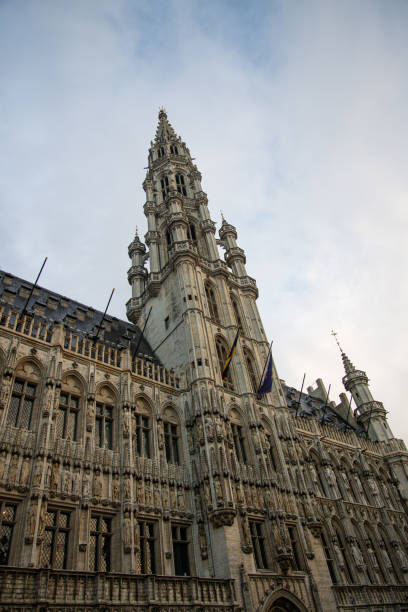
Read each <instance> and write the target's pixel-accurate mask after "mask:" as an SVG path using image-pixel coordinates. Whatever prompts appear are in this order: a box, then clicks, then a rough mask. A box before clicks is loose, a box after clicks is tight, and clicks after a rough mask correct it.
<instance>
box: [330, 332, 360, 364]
mask: <svg viewBox="0 0 408 612" xmlns="http://www.w3.org/2000/svg"><path fill="white" fill-rule="evenodd" d="M331 335H332V336H333V337H334V339H335V341H336V344H337V346H338V347H339V349H340V354H341V359H342V361H343V365H344V369H345V371H346V374H350V373H351V372H354V371H355V369H356V368H355V367H354V365H353V364H352V363H351V361H350V359H349V358H348V357H347V355H346V353H345V352H344V351H343V349H342V347H341V344H340V342H339V341H338V339H337V332H335V331H333V330H332V332H331Z"/></svg>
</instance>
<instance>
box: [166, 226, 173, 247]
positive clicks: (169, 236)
mask: <svg viewBox="0 0 408 612" xmlns="http://www.w3.org/2000/svg"><path fill="white" fill-rule="evenodd" d="M166 242H167V246H170V245H171V243H172V239H171V234H170V231H169V230H167V232H166Z"/></svg>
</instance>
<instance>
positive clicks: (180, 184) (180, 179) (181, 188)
mask: <svg viewBox="0 0 408 612" xmlns="http://www.w3.org/2000/svg"><path fill="white" fill-rule="evenodd" d="M176 185H177V191H178V192H179V193H181V194H182V195H184V196H186V195H187V190H186V184H185V182H184V176H183V175H182V174H176Z"/></svg>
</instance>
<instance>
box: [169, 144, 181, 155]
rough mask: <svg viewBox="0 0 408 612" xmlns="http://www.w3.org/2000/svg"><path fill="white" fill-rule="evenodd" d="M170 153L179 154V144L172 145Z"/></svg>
mask: <svg viewBox="0 0 408 612" xmlns="http://www.w3.org/2000/svg"><path fill="white" fill-rule="evenodd" d="M170 153H171V154H172V155H178V154H179V152H178V148H177V146H176V145H170Z"/></svg>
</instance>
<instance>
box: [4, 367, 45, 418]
mask: <svg viewBox="0 0 408 612" xmlns="http://www.w3.org/2000/svg"><path fill="white" fill-rule="evenodd" d="M39 382H40V371H39V369H38V367H37V366H36V364H35V363H33V362H31V361H24V362H23V363H21V364H20V365H19V366H18V367H17V368H16V374H15V379H14V382H13V388H12V393H11V399H10V406H9V410H8V414H7V425H9V426H11V427H21V428H22V429H33V425H34V404H35V400H36V397H37V396H38V386H39Z"/></svg>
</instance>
